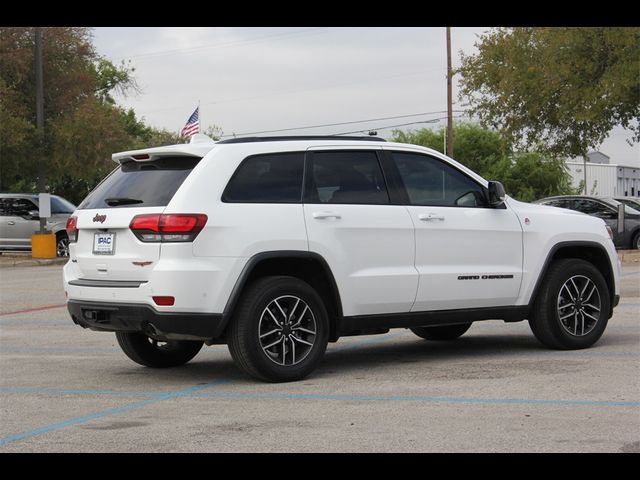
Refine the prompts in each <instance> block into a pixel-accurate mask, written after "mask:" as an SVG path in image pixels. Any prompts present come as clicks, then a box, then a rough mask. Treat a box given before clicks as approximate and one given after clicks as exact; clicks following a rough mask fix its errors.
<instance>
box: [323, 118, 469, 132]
mask: <svg viewBox="0 0 640 480" xmlns="http://www.w3.org/2000/svg"><path fill="white" fill-rule="evenodd" d="M461 116H462V115H454V116H453V118H459V117H461ZM446 118H447V117H438V118H433V119H431V120H423V121H419V122H409V123H398V124H396V125H387V126H385V127H371V128H367V129H364V130H354V131H351V132H341V133H334V134H333V135H351V134H353V133H367V132H370V131H373V130H387V129H389V128H397V127H406V126H409V125H418V124H424V123H436V122H439V121H440V120H445V119H446Z"/></svg>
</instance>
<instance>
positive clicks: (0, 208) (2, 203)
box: [0, 198, 13, 217]
mask: <svg viewBox="0 0 640 480" xmlns="http://www.w3.org/2000/svg"><path fill="white" fill-rule="evenodd" d="M12 203H13V198H0V217H9V216H11V211H12V208H11V204H12Z"/></svg>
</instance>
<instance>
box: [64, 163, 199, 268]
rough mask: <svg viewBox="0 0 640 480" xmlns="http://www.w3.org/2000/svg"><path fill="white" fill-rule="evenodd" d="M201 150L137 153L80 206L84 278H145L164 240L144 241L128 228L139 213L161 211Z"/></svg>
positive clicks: (79, 256) (79, 259)
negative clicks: (187, 153) (184, 153)
mask: <svg viewBox="0 0 640 480" xmlns="http://www.w3.org/2000/svg"><path fill="white" fill-rule="evenodd" d="M200 158H201V157H200V156H186V155H175V154H173V155H171V156H161V155H148V154H141V155H132V156H128V157H125V158H118V161H119V162H120V165H119V166H118V167H117V168H116V169H115V170H114V171H113V172H111V174H110V175H109V176H107V177H106V178H105V179H104V180H103V181H102V183H100V184H99V185H98V186H97V187H96V188H95V189H94V190H93V191H92V192H91V193H90V194H89V195H88V196H87V198H86V199H85V200H84V201H83V202H82V203H81V204H80V205H79V206H78V209H77V210H76V212H75V216H76V217H77V241H76V243H75V245H74V247H75V248H74V249H73V250H74V252H75V255H72V260H75V261H76V263H77V266H78V269H79V270H80V272H81V278H83V279H89V280H114V281H146V280H148V279H149V277H150V275H151V271H152V269H153V266H154V264H155V263H156V262H157V261H158V259H159V258H160V249H161V245H162V244H161V243H159V242H155V243H154V242H149V243H146V242H142V241H140V240H139V239H138V238H137V237H136V235H135V234H134V232H133V231H132V230H131V229H130V228H129V226H130V224H131V221H132V220H133V218H134V217H135V216H137V215H144V214H154V213H155V214H160V213H162V212H163V211H164V210H165V207H166V206H167V204H168V203H169V201H170V200H171V198H172V197H173V196H174V194H175V193H176V191H177V190H178V188H180V185H182V183H183V181H184V180H185V179H186V178H187V176H188V175H189V174H190V173H191V171H192V170H193V168H194V167H195V166H196V164H197V163H198V162H199V160H200Z"/></svg>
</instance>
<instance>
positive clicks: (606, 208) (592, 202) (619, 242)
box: [533, 195, 640, 249]
mask: <svg viewBox="0 0 640 480" xmlns="http://www.w3.org/2000/svg"><path fill="white" fill-rule="evenodd" d="M533 203H539V204H541V205H550V206H552V207H560V208H568V209H569V210H576V211H578V212H582V213H586V214H587V215H592V216H594V217H598V218H601V219H603V220H604V221H605V222H606V224H607V225H609V227H611V230H612V231H613V243H614V244H615V246H616V248H635V249H640V211H638V210H636V209H635V208H632V207H630V206H629V205H625V204H622V205H624V218H623V219H621V220H622V225H619V220H620V219H618V208H619V207H620V205H621V203H620V202H618V201H617V200H615V199H613V198H609V197H591V196H587V195H573V196H571V195H563V196H558V197H547V198H542V199H540V200H536V201H535V202H533Z"/></svg>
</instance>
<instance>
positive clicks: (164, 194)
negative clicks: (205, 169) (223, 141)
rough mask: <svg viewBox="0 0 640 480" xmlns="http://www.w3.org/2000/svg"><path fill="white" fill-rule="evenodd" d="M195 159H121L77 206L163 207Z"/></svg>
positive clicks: (195, 163)
mask: <svg viewBox="0 0 640 480" xmlns="http://www.w3.org/2000/svg"><path fill="white" fill-rule="evenodd" d="M199 161H200V158H197V157H164V158H161V159H158V160H153V161H148V162H135V161H133V160H132V161H126V162H122V164H121V165H120V166H118V167H117V168H116V169H115V170H114V171H113V172H111V173H110V174H109V176H107V177H106V178H105V179H104V180H103V181H102V182H101V183H100V184H99V185H98V186H97V187H96V188H95V189H94V190H93V191H92V192H91V193H90V194H89V195H88V196H87V198H85V199H84V200H83V201H82V203H81V204H80V205H79V206H78V208H79V209H92V208H127V207H130V208H131V207H165V206H167V204H168V203H169V201H171V199H172V198H173V196H174V195H175V193H176V192H177V191H178V188H180V185H182V182H184V180H185V179H186V178H187V176H189V174H190V173H191V171H192V170H193V168H194V167H195V166H196V165H197V164H198V162H199Z"/></svg>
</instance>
